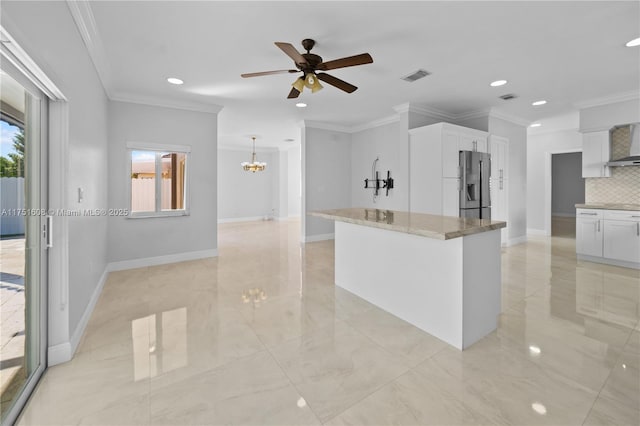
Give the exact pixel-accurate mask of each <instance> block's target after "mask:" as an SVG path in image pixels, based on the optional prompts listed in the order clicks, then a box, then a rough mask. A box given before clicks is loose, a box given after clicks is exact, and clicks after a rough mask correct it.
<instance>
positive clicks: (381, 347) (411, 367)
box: [344, 305, 446, 374]
mask: <svg viewBox="0 0 640 426" xmlns="http://www.w3.org/2000/svg"><path fill="white" fill-rule="evenodd" d="M374 306H375V305H374ZM376 307H377V306H376ZM378 309H382V308H378ZM387 313H388V314H389V315H392V316H393V317H394V318H397V319H398V320H400V321H403V322H406V321H404V320H403V319H402V318H398V317H397V316H395V315H393V314H391V313H389V312H387ZM354 316H355V315H354ZM344 322H345V324H346V325H348V326H349V327H351V328H352V329H353V330H354V331H355V332H356V333H358V334H360V335H361V336H363V337H364V338H366V339H367V340H369V341H370V342H371V343H373V344H374V345H375V346H377V347H378V348H380V349H382V351H383V352H385V353H386V354H388V355H390V356H392V357H398V355H397V354H394V353H393V352H391V351H390V350H388V349H387V348H385V347H384V346H382V345H381V344H379V343H378V342H376V341H375V340H373V339H372V338H371V337H369V336H368V335H367V334H366V333H365V332H364V331H362V330H360V329H359V328H358V327H356V326H353V325H351V324H349V322H348V321H347V320H345V321H344ZM416 328H417V327H416ZM417 329H418V330H420V331H421V332H423V333H426V334H428V335H429V336H430V337H433V338H434V339H438V338H437V337H436V336H434V335H432V334H429V333H427V332H426V331H424V330H421V329H419V328H417ZM438 340H439V341H441V342H442V340H440V339H438ZM443 343H445V344H446V342H443ZM444 348H446V346H444V347H442V348H440V349H438V350H437V351H436V352H435V353H433V354H431V355H429V356H427V357H425V358H424V359H421V360H420V361H419V362H418V363H416V365H413V366H407V367H408V368H409V370H412V369H413V368H415V367H416V366H418V365H420V364H422V363H423V362H425V361H426V360H428V359H429V358H431V357H432V356H434V355H435V354H436V353H439V352H440V351H442V350H443V349H444ZM402 357H403V358H404V357H405V356H404V355H402ZM403 363H404V360H403ZM403 374H404V373H403Z"/></svg>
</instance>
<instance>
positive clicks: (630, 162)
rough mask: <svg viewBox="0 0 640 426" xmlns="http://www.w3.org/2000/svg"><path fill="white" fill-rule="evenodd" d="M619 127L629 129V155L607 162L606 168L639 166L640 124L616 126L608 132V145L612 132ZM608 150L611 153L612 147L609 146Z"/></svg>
mask: <svg viewBox="0 0 640 426" xmlns="http://www.w3.org/2000/svg"><path fill="white" fill-rule="evenodd" d="M621 127H628V128H629V138H630V140H631V141H630V146H629V155H628V156H626V157H623V158H619V159H617V160H613V161H609V162H608V163H607V166H609V167H624V166H640V123H636V124H627V125H625V126H616V127H614V128H613V129H611V131H610V132H609V141H610V142H609V143H610V144H611V143H612V142H613V141H612V138H611V135H613V132H614V131H616V130H617V129H619V128H621ZM610 149H611V151H612V152H613V146H611V145H610Z"/></svg>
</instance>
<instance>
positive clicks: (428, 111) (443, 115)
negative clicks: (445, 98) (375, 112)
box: [393, 102, 456, 121]
mask: <svg viewBox="0 0 640 426" xmlns="http://www.w3.org/2000/svg"><path fill="white" fill-rule="evenodd" d="M393 109H394V111H396V112H397V113H398V114H403V113H407V112H414V113H416V114H422V115H426V116H429V117H432V118H435V119H436V120H444V121H451V120H454V119H455V118H456V116H455V115H452V114H449V113H447V112H446V111H442V110H439V109H437V108H433V107H426V106H418V105H415V104H412V103H410V102H408V103H404V104H400V105H396V106H394V107H393Z"/></svg>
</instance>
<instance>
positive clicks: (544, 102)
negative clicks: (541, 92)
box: [531, 100, 547, 106]
mask: <svg viewBox="0 0 640 426" xmlns="http://www.w3.org/2000/svg"><path fill="white" fill-rule="evenodd" d="M546 103H547V101H545V100H542V101H535V102H533V103H532V104H531V105H533V106H540V105H544V104H546Z"/></svg>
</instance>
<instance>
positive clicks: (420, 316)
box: [335, 221, 501, 349]
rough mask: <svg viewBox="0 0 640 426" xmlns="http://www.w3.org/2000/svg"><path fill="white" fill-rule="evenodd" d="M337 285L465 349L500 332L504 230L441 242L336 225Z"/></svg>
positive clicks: (340, 223) (408, 235)
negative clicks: (501, 264) (494, 331)
mask: <svg viewBox="0 0 640 426" xmlns="http://www.w3.org/2000/svg"><path fill="white" fill-rule="evenodd" d="M335 226H336V227H335V274H336V285H338V286H339V287H342V288H344V289H345V290H348V291H350V292H351V293H354V294H356V295H358V296H360V297H362V298H363V299H365V300H367V301H369V302H370V303H372V304H374V305H376V306H378V307H380V308H382V309H384V310H385V311H387V312H390V313H391V314H393V315H395V316H397V317H399V318H401V319H403V320H405V321H407V322H409V323H411V324H413V325H415V326H416V327H418V328H420V329H422V330H424V331H426V332H427V333H429V334H431V335H433V336H435V337H438V338H439V339H441V340H443V341H445V342H447V343H449V344H450V345H452V346H454V347H456V348H458V349H464V348H467V347H469V346H470V345H471V344H473V343H474V342H476V341H477V340H479V339H480V338H482V337H484V336H485V335H487V334H488V333H490V332H491V331H493V330H495V329H496V326H497V316H498V314H499V313H500V279H501V277H500V231H499V230H494V231H489V232H483V233H479V234H474V235H469V236H465V237H462V238H454V239H450V240H437V239H432V238H425V237H421V236H417V235H412V234H406V233H402V232H396V231H388V230H385V229H379V228H372V227H366V226H361V225H354V224H350V223H345V222H338V221H336V223H335Z"/></svg>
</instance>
